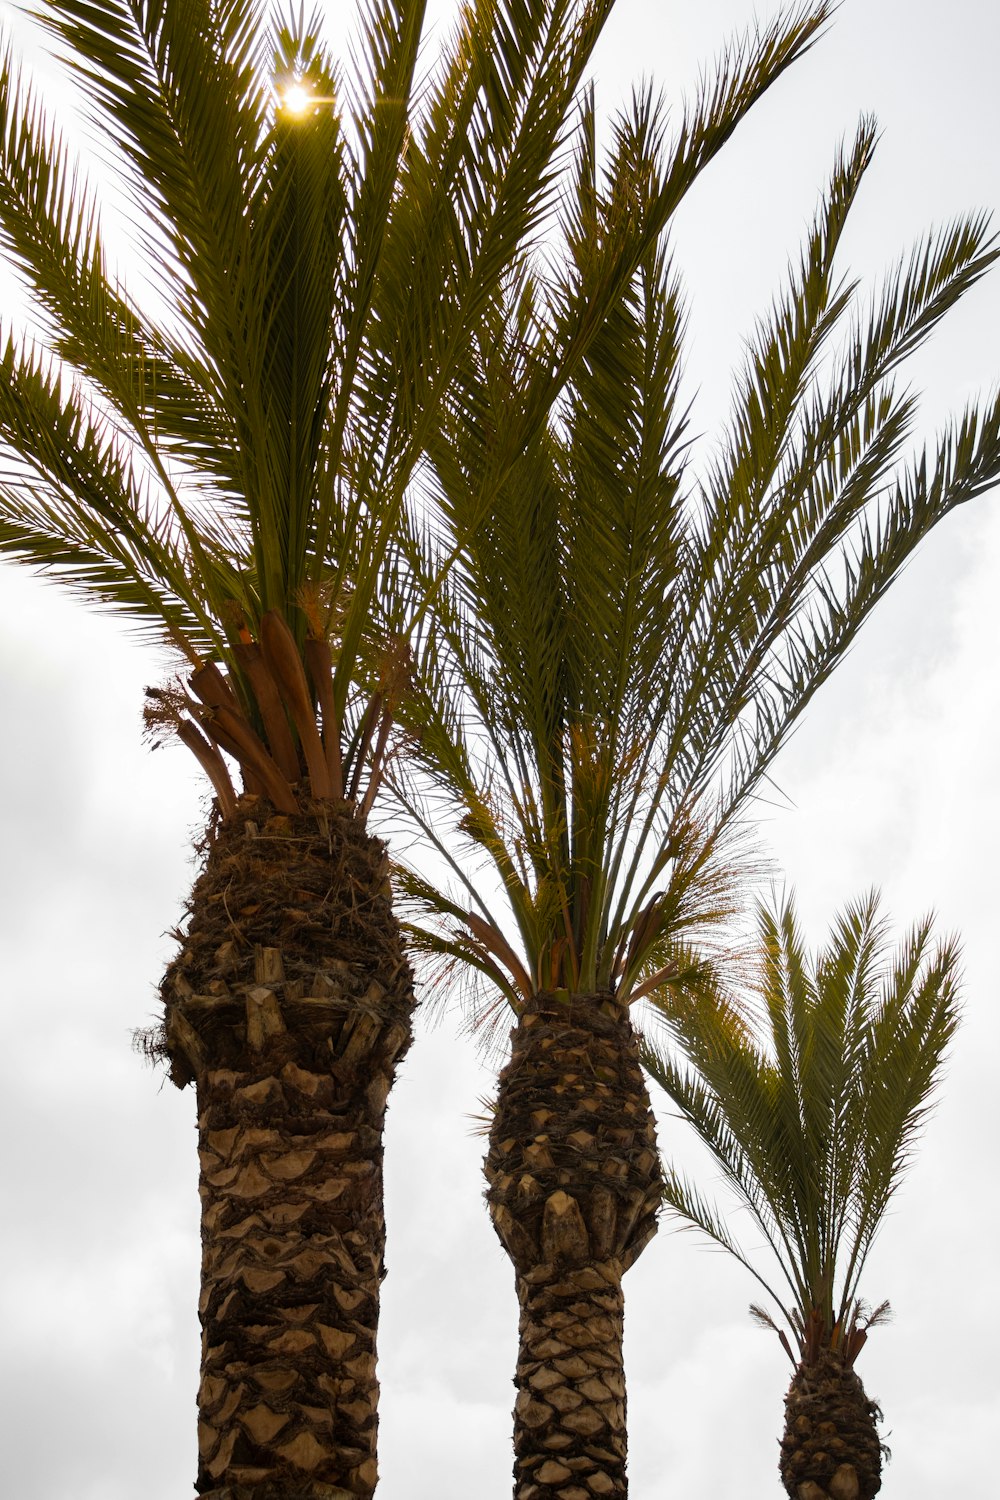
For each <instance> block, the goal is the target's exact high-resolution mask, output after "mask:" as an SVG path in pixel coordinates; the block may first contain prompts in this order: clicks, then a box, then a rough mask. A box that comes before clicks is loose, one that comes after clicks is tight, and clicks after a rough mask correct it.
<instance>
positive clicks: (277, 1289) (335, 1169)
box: [163, 797, 413, 1500]
mask: <svg viewBox="0 0 1000 1500" xmlns="http://www.w3.org/2000/svg"><path fill="white" fill-rule="evenodd" d="M387 869H388V866H387V861H386V858H385V852H384V849H383V848H382V846H381V845H380V844H379V843H378V842H377V840H375V839H372V838H370V837H369V835H368V834H367V833H366V832H365V830H364V828H363V826H362V825H361V824H360V823H359V822H358V821H357V820H356V818H355V817H354V814H353V810H352V809H351V808H349V807H347V806H341V805H337V806H331V805H329V804H316V805H315V806H314V807H313V808H312V809H310V810H309V811H308V812H303V813H302V814H301V815H297V816H284V815H282V816H274V815H272V812H271V809H270V807H269V805H268V804H267V803H266V802H264V801H263V800H262V799H257V798H253V797H244V798H241V799H240V802H239V806H238V810H237V815H236V817H235V818H231V819H229V820H227V821H226V822H224V823H221V824H219V826H218V827H217V829H216V830H215V832H214V834H213V835H212V837H211V838H210V841H209V845H208V849H207V857H206V861H205V867H204V870H203V873H202V874H201V876H200V877H199V879H198V880H197V882H196V884H195V887H194V891H193V893H192V897H191V900H190V903H189V911H190V922H189V925H188V930H187V932H186V934H185V935H184V936H183V938H182V949H181V952H180V954H179V955H178V957H177V959H176V960H175V961H174V963H173V964H172V965H171V966H170V968H169V970H168V971H167V975H166V977H165V980H164V984H163V998H164V1006H165V1021H164V1033H165V1043H166V1049H167V1052H168V1055H169V1058H170V1063H171V1069H172V1076H173V1078H174V1081H175V1082H176V1083H177V1084H178V1085H180V1086H183V1085H184V1084H185V1083H187V1082H189V1081H191V1080H192V1079H193V1080H194V1081H195V1083H196V1085H197V1092H198V1125H199V1134H200V1143H199V1144H200V1151H199V1155H200V1159H201V1198H202V1243H203V1258H202V1296H201V1303H200V1313H201V1322H202V1330H203V1342H202V1380H201V1386H200V1389H199V1396H198V1405H199V1417H200V1421H199V1429H198V1431H199V1455H200V1461H199V1469H198V1478H197V1481H196V1489H197V1491H198V1493H199V1494H200V1495H202V1496H205V1497H206V1500H208V1497H211V1500H341V1497H346V1496H349V1497H369V1496H371V1494H372V1493H373V1491H374V1488H375V1483H376V1480H377V1477H378V1471H377V1465H376V1432H377V1402H378V1382H377V1380H376V1376H375V1336H376V1329H377V1325H378V1309H379V1284H380V1282H381V1280H382V1275H383V1253H384V1244H385V1223H384V1218H383V1205H382V1126H383V1120H384V1115H385V1104H386V1098H387V1096H388V1093H389V1089H390V1087H391V1084H392V1081H393V1076H394V1073H395V1067H396V1064H397V1063H398V1061H399V1059H400V1057H401V1056H402V1054H403V1052H404V1051H405V1050H406V1047H407V1046H408V1044H409V1040H410V1019H411V1013H412V1010H413V991H412V981H411V975H410V971H409V968H408V965H407V963H406V960H405V958H404V956H403V952H402V947H401V942H400V936H399V932H398V929H397V926H396V923H395V921H394V919H393V916H392V912H391V905H390V894H389V886H388V879H387Z"/></svg>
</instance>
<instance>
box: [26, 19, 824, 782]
mask: <svg viewBox="0 0 1000 1500" xmlns="http://www.w3.org/2000/svg"><path fill="white" fill-rule="evenodd" d="M612 6H613V0H523V3H521V0H518V3H516V4H499V3H497V0H470V3H468V4H467V5H466V6H465V7H464V8H463V9H462V11H461V14H460V16H459V18H458V21H457V24H456V27H455V30H454V34H453V36H452V38H451V41H450V43H449V45H448V46H447V47H446V49H445V50H444V53H443V55H442V58H441V60H440V62H439V63H438V65H437V66H436V67H435V68H434V69H433V70H432V72H431V73H430V74H429V76H427V77H425V78H420V77H419V76H418V72H417V65H418V52H419V47H420V42H421V32H422V28H423V23H424V18H425V10H426V4H425V3H424V0H417V3H406V0H370V3H368V4H366V5H364V6H363V7H362V8H361V25H360V32H359V37H358V41H357V45H356V47H355V51H354V53H353V63H352V66H351V67H350V68H347V69H341V68H339V67H338V66H336V65H335V64H334V61H333V60H332V58H331V56H330V55H329V53H328V51H327V50H326V48H325V47H324V45H323V43H322V41H321V40H320V36H319V26H318V16H317V15H314V16H313V17H311V18H307V17H306V16H305V15H304V13H303V12H301V11H300V12H299V14H298V16H297V18H293V19H292V20H291V21H289V23H288V25H286V26H284V27H282V26H280V25H279V24H278V23H274V24H273V25H269V24H266V16H265V7H264V6H263V5H262V4H260V3H259V0H107V3H106V4H102V5H100V6H95V5H93V4H90V3H87V0H53V3H51V4H48V5H46V6H45V8H44V12H43V15H42V19H43V20H44V22H45V23H46V25H47V26H48V28H49V31H50V33H51V34H52V35H53V37H54V38H55V39H56V43H57V45H58V47H59V48H60V49H61V51H62V52H63V54H64V56H65V58H66V59H67V60H68V62H69V64H70V65H71V67H72V69H73V71H74V73H75V76H76V77H77V79H78V80H79V81H80V83H81V85H82V88H83V92H84V96H85V99H86V101H87V106H88V108H89V111H90V114H91V116H92V118H93V121H94V122H95V123H96V125H97V127H98V128H99V131H100V132H101V135H102V136H103V139H104V141H105V144H106V145H109V146H110V148H111V154H112V157H113V162H114V165H115V167H116V169H117V170H118V172H119V173H120V176H121V180H122V181H124V182H125V183H126V184H127V187H128V191H129V193H130V195H131V199H132V203H133V208H134V220H135V223H136V224H137V225H138V226H139V228H138V241H139V244H138V248H139V250H140V252H141V257H142V276H141V279H142V282H143V283H145V284H147V285H148V287H149V288H150V289H151V290H149V291H148V292H146V293H144V294H141V295H140V294H139V293H138V292H130V291H129V290H128V288H127V285H125V284H124V282H123V280H122V279H120V278H119V274H118V272H117V270H116V269H115V268H114V267H113V266H112V264H111V263H110V262H109V259H108V256H107V254H106V250H105V244H104V240H103V238H102V233H101V229H100V226H99V220H98V213H97V194H96V193H95V191H94V190H93V189H92V188H90V187H89V186H88V185H87V183H86V181H85V179H84V177H83V176H82V175H81V172H80V170H79V168H78V166H77V164H76V163H75V162H74V160H73V158H72V155H71V153H70V151H69V150H68V148H67V145H66V143H65V141H64V140H63V139H62V137H61V136H60V134H59V131H58V130H57V128H56V127H55V126H54V125H53V124H52V123H50V121H49V119H48V118H47V116H46V112H45V110H44V109H43V107H42V104H41V102H40V100H39V97H38V94H37V92H36V90H35V89H34V88H33V87H32V86H31V85H30V83H27V82H25V81H24V79H22V77H21V76H20V74H19V70H18V67H17V64H16V62H15V60H14V58H13V55H12V53H11V50H10V48H9V47H8V48H7V49H6V51H5V53H4V55H3V57H2V59H0V242H2V245H3V249H4V251H5V252H6V254H7V255H8V257H9V258H10V260H11V261H12V262H13V264H14V265H15V267H16V268H17V270H18V272H19V273H20V275H21V277H22V280H23V281H24V282H25V283H26V284H27V287H28V290H29V293H30V296H31V303H32V309H33V314H34V318H35V325H36V326H35V334H34V336H33V337H30V338H29V337H28V336H27V335H25V334H22V333H19V332H18V331H17V330H15V329H13V328H12V327H11V326H10V325H9V323H8V326H7V327H6V328H5V329H4V330H3V345H2V352H0V440H2V442H3V445H4V448H5V451H6V453H7V455H8V458H7V461H6V464H5V468H4V472H3V473H2V475H0V552H2V553H4V554H6V555H9V556H13V557H15V558H18V559H21V560H23V561H26V562H28V563H30V564H33V565H36V566H38V567H40V568H41V569H43V570H45V571H46V572H47V573H49V574H50V575H52V576H54V577H56V578H58V579H59V580H60V581H61V582H62V583H63V584H65V585H66V586H67V587H69V588H70V589H72V590H75V591H77V592H79V593H82V594H83V595H84V596H85V597H86V598H88V599H91V600H97V601H99V602H101V603H103V604H105V605H108V606H111V607H112V608H114V609H117V610H119V611H121V612H123V613H124V614H125V615H126V616H127V617H129V618H130V619H131V620H132V621H134V622H136V623H137V624H138V625H139V626H140V627H141V628H142V629H143V630H145V631H146V632H147V634H149V635H151V636H152V637H153V638H154V639H157V640H159V641H166V642H167V643H168V644H169V645H170V646H171V647H174V648H177V649H178V650H179V651H180V652H181V653H183V655H184V657H186V659H187V660H188V662H189V663H190V666H191V667H192V668H194V669H195V670H194V675H193V677H192V679H191V685H192V687H193V689H194V695H195V697H194V698H192V697H190V696H189V695H188V694H187V693H186V689H185V690H184V691H182V692H181V693H180V695H177V694H170V693H168V694H166V695H164V694H160V695H158V696H157V697H155V698H154V702H153V704H152V716H153V719H154V720H157V719H158V720H170V721H172V722H173V723H174V727H178V728H179V729H180V732H181V733H182V737H184V738H186V740H187V742H188V743H189V744H190V745H191V747H192V748H193V749H195V750H196V753H198V754H199V758H200V759H201V760H202V762H203V764H204V765H205V766H206V769H208V770H209V772H210V774H211V775H212V777H213V780H214V781H215V783H216V788H217V790H219V791H220V795H222V796H223V799H224V800H226V798H227V797H228V796H229V795H230V794H229V793H227V790H226V789H227V785H228V776H227V772H226V770H225V767H224V765H223V763H222V761H221V759H220V757H219V756H218V754H217V752H216V751H215V750H214V749H213V748H212V746H211V745H210V744H209V743H208V741H207V740H206V739H205V738H204V736H203V734H202V733H201V730H200V728H199V727H198V725H199V724H200V725H201V727H202V728H207V729H209V732H210V738H211V739H212V740H213V741H214V743H215V744H216V745H221V746H222V747H223V748H224V749H229V750H232V751H233V752H234V753H236V754H237V755H238V756H239V758H240V759H241V761H242V763H243V766H244V770H245V771H246V770H248V769H249V771H250V774H251V776H252V777H254V778H255V780H256V782H257V784H258V785H259V786H260V787H261V788H262V789H263V790H266V791H267V792H268V793H269V794H270V796H271V798H272V800H273V801H275V802H276V803H277V804H278V805H279V806H280V805H282V804H283V803H285V802H287V801H288V797H289V794H288V792H287V787H286V786H285V783H286V782H288V781H294V780H295V779H297V772H298V770H299V766H298V759H299V756H298V750H297V747H296V744H295V738H296V736H297V737H298V740H299V742H300V745H301V752H302V757H303V758H304V759H305V761H306V763H307V766H308V770H309V773H310V776H311V779H312V785H313V790H314V792H315V793H316V794H317V795H324V794H325V795H329V794H331V793H333V794H340V793H347V794H348V795H351V794H353V793H354V792H356V791H357V789H358V778H359V775H360V772H361V763H362V760H363V759H364V755H365V752H366V750H367V749H368V748H369V747H370V746H371V744H372V743H373V742H377V743H378V744H381V745H383V746H384V744H385V739H386V735H387V732H388V716H389V713H390V711H391V698H392V689H393V685H394V683H395V682H396V681H397V680H398V677H399V653H398V651H397V652H393V651H392V650H388V649H387V648H386V646H385V637H384V636H382V637H379V638H376V636H375V633H374V631H373V630H372V624H371V622H372V601H373V597H374V596H375V594H376V593H377V591H378V589H379V588H380V580H381V579H382V577H383V573H384V569H385V564H386V556H387V552H388V549H389V546H390V542H391V539H392V537H393V535H394V532H395V529H396V526H397V523H398V518H399V515H400V512H401V509H402V507H403V504H404V497H405V494H406V489H407V486H408V484H409V483H410V480H411V476H412V475H413V472H414V468H415V466H416V464H417V462H418V459H419V456H420V454H421V452H422V450H423V448H424V446H425V445H426V442H427V440H428V436H429V433H430V432H431V430H432V429H433V427H434V424H435V421H436V412H437V408H438V406H439V404H440V402H441V400H442V397H443V395H444V392H445V391H446V390H447V389H448V387H449V385H450V384H451V383H452V382H453V379H454V375H455V372H456V368H457V366H458V363H459V360H460V355H461V352H462V350H463V348H464V345H465V342H466V340H467V337H468V333H469V330H470V328H471V327H472V326H473V325H474V324H477V323H478V322H479V321H480V320H481V318H482V315H483V309H484V307H485V306H487V305H488V304H489V302H490V299H491V298H493V297H495V296H496V294H497V288H498V286H500V285H502V284H503V282H504V278H505V276H506V275H507V271H508V267H509V265H510V262H511V260H512V258H513V256H514V255H515V252H516V251H517V250H518V247H519V246H521V245H522V243H523V242H524V241H525V240H530V239H531V238H532V237H533V236H534V235H535V234H536V233H537V232H538V231H539V226H540V225H541V224H542V223H543V222H544V220H545V217H546V215H547V214H548V213H549V212H550V210H551V206H552V201H553V194H554V189H555V184H556V181H557V178H558V174H559V171H560V159H561V149H562V142H563V138H564V135H565V131H566V122H567V117H568V112H569V110H570V106H571V104H572V102H573V100H574V98H575V96H576V94H577V91H578V87H579V84H580V80H581V77H582V75H583V71H584V69H585V67H586V65H587V62H588V59H589V57H590V55H591V52H592V49H593V46H594V44H595V43H596V40H597V38H598V37H599V35H600V32H601V29H602V27H603V25H604V23H605V21H606V20H607V17H608V15H609V14H610V11H611V9H612ZM802 29H803V28H802V27H800V30H802ZM805 29H806V30H808V28H805ZM284 86H289V87H294V89H295V90H296V91H297V92H296V93H295V94H294V95H291V96H289V97H290V102H289V103H285V102H284V96H283V95H282V93H281V88H282V87H284ZM296 103H297V106H298V107H296V108H293V107H292V105H293V104H296ZM613 260H614V256H613V255H612V254H611V252H610V251H609V252H608V253H607V254H606V255H605V257H604V260H603V262H602V275H603V277H604V281H605V282H606V286H604V287H602V286H595V285H592V284H591V285H586V286H584V285H582V284H580V285H576V286H575V287H574V292H575V294H576V295H577V297H578V298H579V300H580V305H581V306H585V307H586V308H587V309H588V316H593V317H596V319H597V320H598V321H599V318H600V309H601V304H602V298H603V299H604V300H606V299H607V297H608V296H609V295H613V294H614V290H615V277H616V275H617V276H619V277H620V276H621V275H622V274H627V268H628V267H627V261H626V271H625V272H624V273H623V272H621V271H616V268H615V265H614V264H612V262H613ZM128 269H129V268H128V264H127V259H126V264H125V273H126V275H125V281H127V279H128V275H127V273H128ZM140 304H141V305H140ZM154 306H155V309H156V310H153V309H154ZM567 316H568V313H567ZM581 321H582V320H581V319H579V318H578V319H577V322H578V323H580V322H581ZM581 339H582V340H583V342H581ZM577 342H578V343H579V344H580V347H581V348H582V347H583V346H584V344H585V336H584V335H582V334H581V335H579V337H578V340H577ZM574 347H576V346H574ZM560 378H561V377H560V375H559V371H558V370H554V371H553V379H554V380H555V382H556V385H557V386H558V384H559V380H560ZM452 399H453V403H454V402H455V401H457V400H458V397H457V396H456V395H455V394H454V393H453V397H452ZM292 647H294V648H295V650H294V651H293V650H292ZM331 647H332V648H333V660H332V663H331V660H330V655H331V652H330V648H331ZM295 657H299V658H301V659H300V660H298V661H296V660H295ZM216 662H219V663H222V664H224V666H225V667H226V669H227V672H228V677H227V678H226V679H225V680H224V679H223V678H222V676H221V674H220V673H219V672H218V669H217V668H216V667H215V665H214V664H215V663H216ZM304 668H305V669H306V670H307V672H308V677H309V678H310V679H311V681H309V680H307V679H306V677H305V676H304V672H303V669H304ZM275 683H277V685H278V687H279V688H280V699H283V700H284V708H287V709H288V712H289V714H290V716H291V718H292V721H293V724H294V731H290V730H289V728H288V725H287V723H286V721H285V715H284V708H282V706H281V702H280V700H279V701H278V706H277V708H275V707H274V702H275V691H274V689H275ZM359 684H361V685H363V686H364V689H365V691H364V692H363V693H359V691H358V689H359ZM195 699H198V700H200V701H198V702H196V701H195ZM317 701H318V703H319V706H320V708H321V710H322V720H323V744H322V745H321V744H320V743H319V741H318V739H317V735H316V726H315V722H314V721H315V713H314V705H315V703H316V702H317ZM269 702H270V703H271V708H269V707H268V704H269ZM380 720H381V723H382V731H381V733H379V731H378V725H379V722H380ZM261 732H263V737H264V740H266V742H267V743H266V745H265V744H264V743H263V742H261V741H260V740H259V739H258V734H259V733H261ZM290 734H291V739H289V735H290ZM289 747H290V748H289ZM370 790H373V788H371V789H370Z"/></svg>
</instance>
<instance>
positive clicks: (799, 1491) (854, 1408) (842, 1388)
mask: <svg viewBox="0 0 1000 1500" xmlns="http://www.w3.org/2000/svg"><path fill="white" fill-rule="evenodd" d="M880 1416H881V1412H880V1411H879V1409H878V1406H877V1405H876V1404H875V1402H874V1401H870V1400H869V1399H868V1396H867V1395H866V1394H865V1388H864V1386H863V1385H862V1384H861V1381H860V1380H859V1378H858V1376H857V1374H856V1373H855V1371H854V1370H853V1369H852V1368H850V1366H848V1365H847V1364H845V1362H844V1361H843V1359H841V1358H840V1357H839V1356H838V1355H837V1354H835V1353H833V1352H832V1351H830V1350H826V1351H825V1352H823V1353H821V1354H820V1355H819V1357H818V1358H817V1359H815V1360H811V1361H808V1362H805V1361H804V1362H803V1363H802V1364H800V1365H799V1366H798V1368H797V1370H796V1371H795V1374H794V1375H793V1377H792V1383H791V1385H790V1386H789V1388H788V1394H787V1395H786V1397H785V1432H784V1437H783V1438H782V1442H781V1459H780V1469H781V1480H782V1483H783V1484H784V1486H785V1490H786V1491H787V1493H788V1495H789V1496H791V1497H792V1500H872V1496H873V1495H876V1494H878V1491H879V1490H880V1489H881V1488H882V1447H881V1444H880V1442H879V1436H878V1429H877V1427H876V1422H877V1421H878V1419H879V1418H880Z"/></svg>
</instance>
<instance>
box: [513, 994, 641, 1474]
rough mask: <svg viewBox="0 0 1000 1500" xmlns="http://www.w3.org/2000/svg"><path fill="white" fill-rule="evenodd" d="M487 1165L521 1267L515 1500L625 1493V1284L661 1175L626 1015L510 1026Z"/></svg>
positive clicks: (590, 1005)
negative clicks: (508, 1056)
mask: <svg viewBox="0 0 1000 1500" xmlns="http://www.w3.org/2000/svg"><path fill="white" fill-rule="evenodd" d="M512 1044H513V1045H512V1052H511V1059H510V1062H509V1063H508V1064H507V1066H506V1067H505V1068H504V1070H503V1072H502V1073H501V1075H500V1085H499V1092H498V1097H497V1110H496V1115H495V1117H494V1120H493V1125H492V1128H491V1131H490V1146H489V1152H488V1155H487V1159H486V1176H487V1180H488V1183H489V1188H488V1192H487V1199H488V1202H489V1205H490V1212H491V1214H492V1216H493V1223H494V1225H495V1227H496V1230H497V1233H498V1234H499V1236H500V1239H501V1240H502V1242H503V1244H504V1247H505V1249H506V1250H507V1253H508V1254H509V1255H510V1257H511V1260H512V1261H513V1262H514V1267H515V1271H516V1273H517V1286H518V1296H519V1299H520V1303H521V1321H520V1352H519V1356H518V1364H517V1374H516V1377H515V1384H516V1385H517V1388H518V1396H517V1400H516V1403H515V1407H514V1451H515V1461H514V1496H515V1500H593V1497H594V1496H607V1497H609V1500H625V1497H626V1495H627V1493H628V1481H627V1478H626V1472H625V1469H626V1458H627V1444H626V1432H625V1377H624V1370H623V1366H622V1332H623V1318H624V1301H623V1296H622V1286H621V1280H622V1276H623V1275H624V1273H625V1271H626V1270H627V1269H628V1268H629V1266H630V1265H632V1263H633V1261H635V1259H636V1258H637V1257H638V1256H639V1254H640V1253H641V1252H642V1250H643V1249H644V1247H645V1246H646V1245H647V1244H648V1242H649V1240H650V1239H651V1238H652V1236H653V1235H654V1233H655V1232H656V1214H657V1210H658V1208H659V1205H660V1197H661V1184H662V1178H661V1174H660V1163H659V1156H658V1154H657V1150H656V1134H655V1128H654V1124H653V1114H652V1110H651V1109H650V1106H649V1095H648V1092H647V1090H646V1084H645V1080H644V1078H643V1075H642V1070H641V1068H640V1066H639V1060H638V1056H637V1052H636V1043H635V1033H634V1032H633V1030H632V1026H631V1023H630V1021H629V1017H628V1011H627V1009H626V1008H625V1007H623V1006H620V1005H619V1004H618V1003H617V1002H616V1001H615V1000H614V999H613V998H612V997H611V996H609V995H573V996H571V995H569V994H567V993H566V992H565V991H556V992H554V993H552V994H542V995H539V996H537V997H536V999H535V1000H534V1002H533V1003H532V1005H531V1006H529V1007H528V1008H526V1010H525V1012H524V1014H523V1015H522V1016H521V1018H520V1020H519V1022H518V1025H517V1026H516V1028H515V1029H514V1032H513V1033H512Z"/></svg>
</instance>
